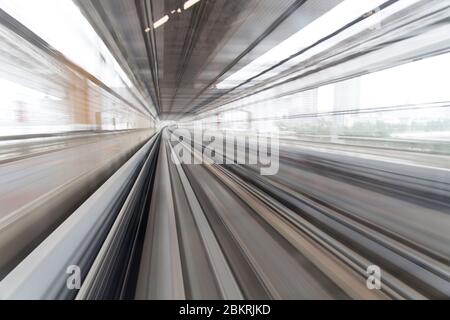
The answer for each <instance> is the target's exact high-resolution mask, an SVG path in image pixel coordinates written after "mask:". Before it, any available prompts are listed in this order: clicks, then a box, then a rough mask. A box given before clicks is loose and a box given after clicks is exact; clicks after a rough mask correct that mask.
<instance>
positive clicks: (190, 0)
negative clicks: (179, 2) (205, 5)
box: [184, 0, 200, 10]
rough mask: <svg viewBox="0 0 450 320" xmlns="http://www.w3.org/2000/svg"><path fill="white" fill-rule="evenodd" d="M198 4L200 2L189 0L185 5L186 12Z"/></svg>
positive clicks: (198, 0)
mask: <svg viewBox="0 0 450 320" xmlns="http://www.w3.org/2000/svg"><path fill="white" fill-rule="evenodd" d="M197 2H200V0H188V1H186V2H185V3H184V10H187V9H189V8H190V7H192V6H193V5H194V4H196V3H197Z"/></svg>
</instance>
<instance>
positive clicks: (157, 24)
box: [153, 14, 169, 29]
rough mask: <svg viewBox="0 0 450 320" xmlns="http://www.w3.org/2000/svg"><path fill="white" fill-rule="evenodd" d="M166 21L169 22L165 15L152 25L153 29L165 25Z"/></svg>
mask: <svg viewBox="0 0 450 320" xmlns="http://www.w3.org/2000/svg"><path fill="white" fill-rule="evenodd" d="M167 21H169V16H168V15H167V14H166V15H165V16H164V17H162V18H161V19H159V20H158V21H156V22H155V23H154V24H153V28H155V29H157V28H159V27H161V26H162V25H163V24H165V23H166V22H167Z"/></svg>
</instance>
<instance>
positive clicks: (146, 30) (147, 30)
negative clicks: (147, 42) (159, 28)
mask: <svg viewBox="0 0 450 320" xmlns="http://www.w3.org/2000/svg"><path fill="white" fill-rule="evenodd" d="M150 30H152V29H150V28H147V29H145V30H144V31H145V32H147V33H149V32H150Z"/></svg>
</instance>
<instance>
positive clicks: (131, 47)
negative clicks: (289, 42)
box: [77, 0, 340, 119]
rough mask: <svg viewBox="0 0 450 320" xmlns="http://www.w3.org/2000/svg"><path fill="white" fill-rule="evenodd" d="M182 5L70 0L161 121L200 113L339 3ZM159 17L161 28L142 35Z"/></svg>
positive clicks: (211, 0)
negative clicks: (222, 86) (229, 80)
mask: <svg viewBox="0 0 450 320" xmlns="http://www.w3.org/2000/svg"><path fill="white" fill-rule="evenodd" d="M184 2H185V1H184V0H136V1H131V0H128V1H124V0H78V1H77V3H78V4H79V6H80V7H81V9H82V11H83V12H84V14H85V15H86V16H87V18H88V19H89V20H90V21H91V23H92V24H93V26H94V27H95V28H96V29H97V31H98V32H99V34H100V35H101V36H102V37H103V38H104V39H105V42H106V43H107V45H108V46H109V47H110V48H112V49H113V51H115V52H116V54H117V55H120V56H121V57H122V58H123V59H122V61H125V62H126V64H127V65H128V66H129V70H131V72H132V73H133V74H134V76H135V79H136V80H137V82H138V83H139V84H140V86H141V89H142V90H145V91H146V92H147V94H148V95H149V96H150V97H151V99H152V100H153V101H154V103H155V105H156V108H157V110H158V112H159V115H160V118H161V119H176V118H179V117H180V116H182V115H186V114H188V113H190V112H193V111H195V112H199V111H201V108H204V107H205V105H207V104H208V103H209V102H211V101H214V99H216V98H217V97H220V96H222V95H223V94H224V92H223V90H219V89H217V88H216V86H215V85H216V84H217V83H219V82H220V81H221V80H223V79H225V78H226V77H227V76H229V75H231V74H233V73H234V72H236V71H237V70H239V69H240V68H242V67H243V66H245V65H247V64H248V63H250V62H251V61H252V60H254V59H255V58H257V57H259V56H260V55H262V54H264V53H265V52H267V51H268V50H270V49H271V48H273V47H274V46H275V45H277V44H278V43H280V42H281V41H283V40H285V39H286V38H288V37H289V36H291V35H292V34H293V33H295V32H297V31H298V30H299V29H301V28H302V27H303V26H304V25H305V24H307V23H308V22H310V20H311V19H313V18H314V17H317V16H319V15H321V14H323V13H324V12H326V11H327V10H328V9H330V8H331V7H333V6H334V5H336V4H337V3H338V2H340V0H326V1H320V0H319V1H294V0H278V1H273V0H245V1H244V0H201V1H200V2H198V3H197V4H195V5H194V6H192V7H191V8H189V9H188V10H181V13H179V12H177V11H176V10H177V9H178V8H181V9H183V4H184ZM174 11H175V12H174ZM172 12H174V13H172ZM166 14H167V15H169V21H168V22H167V23H165V24H164V25H163V26H161V27H159V28H157V29H154V28H151V30H150V31H149V30H147V31H149V32H146V31H145V30H146V28H148V26H150V25H152V24H153V23H154V22H156V21H158V20H159V19H160V18H162V17H163V16H165V15H166ZM113 42H114V43H113ZM119 61H120V60H119Z"/></svg>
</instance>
